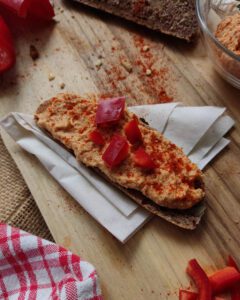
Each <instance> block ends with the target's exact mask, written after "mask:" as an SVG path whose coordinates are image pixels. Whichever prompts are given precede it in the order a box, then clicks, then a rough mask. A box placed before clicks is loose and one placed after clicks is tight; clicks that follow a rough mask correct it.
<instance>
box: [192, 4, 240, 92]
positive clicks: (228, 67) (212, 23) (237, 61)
mask: <svg viewBox="0 0 240 300" xmlns="http://www.w3.org/2000/svg"><path fill="white" fill-rule="evenodd" d="M239 4H240V3H239V1H232V0H196V9H197V17H198V21H199V24H200V28H201V30H202V33H203V37H204V40H205V45H206V48H207V53H208V56H209V58H210V59H211V61H212V62H213V65H214V67H215V69H216V71H217V72H218V73H219V74H220V75H221V76H222V77H223V78H224V79H226V80H227V81H228V82H229V83H230V84H232V85H233V86H235V87H237V88H239V89H240V56H238V55H236V54H235V53H234V52H232V51H231V50H229V49H227V48H226V47H225V46H224V45H223V44H222V43H220V41H219V40H218V39H217V38H216V37H215V32H216V29H217V26H218V24H219V23H220V22H221V20H223V19H225V18H226V17H228V16H230V15H233V14H235V13H240V10H239Z"/></svg>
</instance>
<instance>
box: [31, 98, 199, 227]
mask: <svg viewBox="0 0 240 300" xmlns="http://www.w3.org/2000/svg"><path fill="white" fill-rule="evenodd" d="M97 106H98V102H97V100H96V99H95V97H92V98H89V97H88V98H87V99H86V97H80V96H77V95H71V94H60V95H57V96H56V97H54V98H52V99H50V100H48V101H46V102H44V103H43V104H42V105H40V107H39V108H38V109H37V112H36V114H35V119H36V122H37V124H38V126H39V127H41V128H43V129H44V130H46V131H47V132H48V133H49V134H50V135H51V136H52V137H53V138H54V139H55V140H57V141H59V142H60V143H61V144H63V145H64V146H65V147H67V148H68V149H69V150H70V151H73V153H74V155H75V156H76V158H77V160H79V161H80V162H82V163H84V164H85V165H86V166H88V167H90V168H93V169H94V170H95V171H96V172H98V173H99V174H100V175H101V176H103V177H104V178H105V179H107V180H108V181H109V182H111V183H112V184H113V185H115V186H117V187H118V188H119V189H121V190H122V191H123V192H124V193H125V194H127V195H128V196H129V197H130V198H132V199H133V200H134V201H136V202H137V203H138V204H140V205H141V206H143V207H145V208H146V209H147V210H149V211H151V212H152V213H154V214H156V215H158V216H160V217H162V218H164V219H166V220H167V221H170V222H171V223H174V224H176V225H178V226H180V227H183V228H188V229H193V228H195V227H196V225H197V224H198V223H199V221H200V218H201V215H202V212H203V210H204V204H203V202H202V200H203V198H204V195H205V192H204V184H203V178H202V173H201V171H200V170H199V169H198V168H197V166H196V165H195V164H193V163H191V161H190V160H189V159H188V158H187V157H186V156H185V155H184V153H183V152H182V150H181V149H180V148H178V147H177V146H176V145H174V144H172V143H171V142H170V141H168V140H166V139H165V138H164V137H163V135H162V134H161V133H159V132H157V131H156V130H154V129H152V128H150V127H148V126H147V125H146V124H144V123H143V122H141V121H139V129H140V130H141V133H142V137H143V145H144V147H145V149H146V150H147V152H148V153H149V154H150V155H151V157H152V158H153V159H154V161H155V163H156V165H157V167H156V169H154V170H153V171H151V172H147V171H146V170H144V169H142V168H141V167H139V166H136V165H135V162H134V160H133V155H134V151H135V150H136V149H134V146H130V148H129V149H130V150H129V155H128V157H127V158H126V159H125V160H124V161H123V162H122V163H121V165H119V166H117V167H115V168H114V169H111V168H109V167H108V166H107V165H106V164H105V162H104V161H103V159H102V155H103V153H104V151H105V150H106V148H107V147H108V145H109V142H110V140H111V138H112V137H113V135H114V134H116V133H117V134H120V135H122V136H124V128H125V125H126V123H127V122H129V121H130V120H132V118H136V116H134V115H133V114H132V113H130V112H129V111H128V110H127V109H125V112H124V116H123V117H122V118H121V120H120V121H119V122H118V124H117V125H116V124H115V125H114V126H110V127H109V126H108V127H103V128H99V129H98V130H100V131H101V134H102V135H103V136H104V139H105V145H104V146H101V147H100V146H98V145H95V144H94V143H93V142H92V141H91V140H90V138H89V134H90V133H91V132H92V131H93V130H95V129H96V124H95V115H96V110H97Z"/></svg>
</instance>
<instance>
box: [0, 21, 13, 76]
mask: <svg viewBox="0 0 240 300" xmlns="http://www.w3.org/2000/svg"><path fill="white" fill-rule="evenodd" d="M15 61H16V55H15V49H14V45H13V41H12V36H11V33H10V30H9V29H8V26H7V25H6V23H5V21H4V20H3V18H2V17H1V16H0V73H2V72H4V71H6V70H8V69H10V68H11V67H12V66H13V65H14V64H15Z"/></svg>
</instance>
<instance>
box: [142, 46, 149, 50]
mask: <svg viewBox="0 0 240 300" xmlns="http://www.w3.org/2000/svg"><path fill="white" fill-rule="evenodd" d="M149 49H150V48H149V46H147V45H145V46H143V48H142V50H143V51H144V52H147V51H149Z"/></svg>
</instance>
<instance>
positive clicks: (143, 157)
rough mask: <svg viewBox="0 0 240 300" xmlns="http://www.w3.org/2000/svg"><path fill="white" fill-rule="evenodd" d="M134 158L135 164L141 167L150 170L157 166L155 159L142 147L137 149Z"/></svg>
mask: <svg viewBox="0 0 240 300" xmlns="http://www.w3.org/2000/svg"><path fill="white" fill-rule="evenodd" d="M133 159H134V162H135V164H136V165H137V166H139V167H141V168H144V169H148V170H153V169H155V168H156V165H155V163H154V161H153V160H152V159H151V157H150V155H149V154H148V153H147V152H146V151H145V150H144V149H143V148H142V147H140V148H138V150H136V151H135V153H134V157H133Z"/></svg>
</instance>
